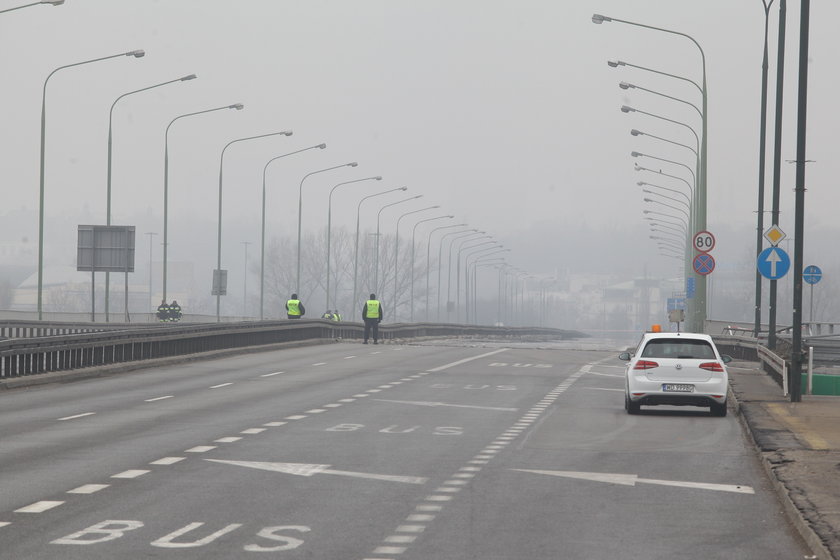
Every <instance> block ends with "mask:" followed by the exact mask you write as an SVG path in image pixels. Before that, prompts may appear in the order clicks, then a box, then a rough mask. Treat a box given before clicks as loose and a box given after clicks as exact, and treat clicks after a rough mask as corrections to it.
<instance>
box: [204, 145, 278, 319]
mask: <svg viewBox="0 0 840 560" xmlns="http://www.w3.org/2000/svg"><path fill="white" fill-rule="evenodd" d="M278 134H282V135H284V136H291V135H292V131H291V130H281V131H279V132H269V133H268V134H258V135H256V136H246V137H245V138H237V139H235V140H231V141H230V142H228V143H227V144H225V147H224V148H222V154H221V155H220V156H219V225H218V228H217V230H218V236H217V241H216V271H217V272H216V274H217V275H218V277H217V278H214V280H218V281H214V282H213V285H214V287H215V288H216V294H215V295H216V322H217V323H218V322H220V321H221V320H222V317H221V308H222V184H223V183H222V179H223V178H224V165H225V152H226V151H227V149H228V148H230V147H231V146H232V145H233V144H237V143H239V142H245V141H248V140H257V139H259V138H267V137H269V136H277V135H278Z"/></svg>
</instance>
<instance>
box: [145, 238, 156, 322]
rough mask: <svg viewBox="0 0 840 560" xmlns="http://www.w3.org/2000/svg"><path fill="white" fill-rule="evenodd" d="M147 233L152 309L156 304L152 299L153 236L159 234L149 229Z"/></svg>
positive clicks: (150, 302)
mask: <svg viewBox="0 0 840 560" xmlns="http://www.w3.org/2000/svg"><path fill="white" fill-rule="evenodd" d="M146 235H148V236H149V309H151V308H153V307H154V305H155V303H154V300H153V299H152V237H153V236H155V235H157V233H155V232H153V231H147V232H146Z"/></svg>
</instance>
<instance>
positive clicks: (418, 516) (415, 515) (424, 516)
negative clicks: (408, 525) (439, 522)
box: [405, 513, 436, 522]
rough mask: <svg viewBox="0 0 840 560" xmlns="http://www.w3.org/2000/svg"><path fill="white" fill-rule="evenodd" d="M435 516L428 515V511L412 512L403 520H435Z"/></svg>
mask: <svg viewBox="0 0 840 560" xmlns="http://www.w3.org/2000/svg"><path fill="white" fill-rule="evenodd" d="M435 517H436V516H434V515H429V514H428V513H412V514H411V515H409V516H408V517H406V518H405V520H406V521H413V522H417V521H434V520H435Z"/></svg>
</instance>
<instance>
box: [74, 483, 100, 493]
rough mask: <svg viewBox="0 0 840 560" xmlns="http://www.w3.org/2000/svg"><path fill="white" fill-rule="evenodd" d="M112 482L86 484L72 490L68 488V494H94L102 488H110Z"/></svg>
mask: <svg viewBox="0 0 840 560" xmlns="http://www.w3.org/2000/svg"><path fill="white" fill-rule="evenodd" d="M109 486H110V484H85V485H84V486H79V487H78V488H73V489H72V490H68V491H67V493H68V494H93V493H94V492H99V491H100V490H104V489H105V488H108V487H109Z"/></svg>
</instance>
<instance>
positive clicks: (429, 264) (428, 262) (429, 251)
mask: <svg viewBox="0 0 840 560" xmlns="http://www.w3.org/2000/svg"><path fill="white" fill-rule="evenodd" d="M465 225H467V224H452V225H451V226H440V227H436V228H435V229H433V230H432V231H430V232H429V241H428V243H427V244H426V322H429V300H430V299H431V296H430V293H429V270H430V269H431V267H432V235H433V234H434V233H435V232H436V231H440V230H443V229H449V228H454V227H462V226H465ZM438 266H440V263H438ZM413 299H414V298H412V302H413ZM412 305H413V303H412Z"/></svg>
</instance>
